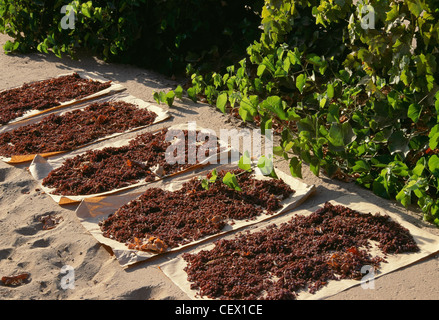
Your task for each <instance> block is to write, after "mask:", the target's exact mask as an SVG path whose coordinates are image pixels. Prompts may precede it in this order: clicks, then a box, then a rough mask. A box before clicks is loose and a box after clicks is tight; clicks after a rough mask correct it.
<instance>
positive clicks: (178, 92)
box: [174, 86, 183, 100]
mask: <svg viewBox="0 0 439 320" xmlns="http://www.w3.org/2000/svg"><path fill="white" fill-rule="evenodd" d="M174 92H175V96H176V97H177V98H178V99H180V100H181V99H182V98H183V88H182V87H181V86H178V87H177V88H176V89H175V90H174Z"/></svg>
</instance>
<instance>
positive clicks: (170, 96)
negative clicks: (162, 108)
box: [165, 90, 175, 107]
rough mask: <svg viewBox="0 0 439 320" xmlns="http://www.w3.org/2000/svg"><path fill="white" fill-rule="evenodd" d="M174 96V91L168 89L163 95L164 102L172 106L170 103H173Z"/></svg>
mask: <svg viewBox="0 0 439 320" xmlns="http://www.w3.org/2000/svg"><path fill="white" fill-rule="evenodd" d="M174 98H175V92H174V91H172V90H171V91H169V92H168V93H167V94H166V95H165V101H166V104H167V105H168V106H169V107H172V105H173V104H174Z"/></svg>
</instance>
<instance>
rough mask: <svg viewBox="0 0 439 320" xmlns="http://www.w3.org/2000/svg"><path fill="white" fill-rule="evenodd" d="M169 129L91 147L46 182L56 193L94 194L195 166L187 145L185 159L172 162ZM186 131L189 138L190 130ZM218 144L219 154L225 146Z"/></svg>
mask: <svg viewBox="0 0 439 320" xmlns="http://www.w3.org/2000/svg"><path fill="white" fill-rule="evenodd" d="M167 132H168V129H162V130H160V131H159V132H157V133H149V132H147V133H144V134H141V135H139V136H137V137H136V138H134V139H133V140H131V141H130V142H129V144H127V145H125V146H122V147H117V148H116V147H107V148H104V149H102V150H91V151H88V152H86V153H84V154H81V155H78V156H76V157H73V158H70V159H67V160H66V161H65V162H64V163H63V165H62V166H61V167H59V168H57V169H55V170H53V171H52V172H50V174H49V175H48V176H47V177H46V178H45V179H44V180H43V182H42V184H43V186H45V187H48V188H53V189H54V190H53V191H52V192H51V193H52V194H56V195H63V196H75V195H90V194H98V193H103V192H107V191H112V190H115V189H119V188H123V187H128V186H130V185H132V184H135V183H137V182H138V181H140V180H144V181H146V182H149V181H154V180H156V179H157V178H158V177H160V176H164V175H169V174H173V173H177V172H179V171H181V170H184V169H186V168H189V167H191V166H193V164H190V163H189V161H188V147H187V146H185V153H184V154H182V155H181V156H182V157H184V159H180V158H178V161H177V162H176V163H174V164H170V163H168V161H167V160H166V154H165V152H166V150H167V148H168V147H169V146H170V145H171V143H172V142H171V141H166V135H167ZM184 133H185V136H186V141H187V134H188V132H187V130H186V131H184ZM217 146H218V149H217V152H218V153H219V152H220V150H221V147H220V145H219V144H218V145H217ZM200 147H201V146H198V148H200ZM178 156H180V155H178ZM180 163H181V164H180Z"/></svg>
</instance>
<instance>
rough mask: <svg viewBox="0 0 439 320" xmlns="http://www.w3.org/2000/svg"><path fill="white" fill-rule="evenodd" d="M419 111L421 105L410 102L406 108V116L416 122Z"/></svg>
mask: <svg viewBox="0 0 439 320" xmlns="http://www.w3.org/2000/svg"><path fill="white" fill-rule="evenodd" d="M421 111H422V107H421V106H420V105H419V104H417V103H412V104H411V105H410V106H409V109H408V111H407V116H408V117H409V118H410V119H412V121H413V122H414V123H416V122H418V120H419V117H420V115H421Z"/></svg>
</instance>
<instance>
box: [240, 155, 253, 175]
mask: <svg viewBox="0 0 439 320" xmlns="http://www.w3.org/2000/svg"><path fill="white" fill-rule="evenodd" d="M238 167H239V168H240V169H242V170H245V171H251V170H252V166H251V159H250V155H249V152H248V151H247V150H246V151H245V152H244V155H243V156H242V157H241V158H240V159H239V162H238Z"/></svg>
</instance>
